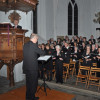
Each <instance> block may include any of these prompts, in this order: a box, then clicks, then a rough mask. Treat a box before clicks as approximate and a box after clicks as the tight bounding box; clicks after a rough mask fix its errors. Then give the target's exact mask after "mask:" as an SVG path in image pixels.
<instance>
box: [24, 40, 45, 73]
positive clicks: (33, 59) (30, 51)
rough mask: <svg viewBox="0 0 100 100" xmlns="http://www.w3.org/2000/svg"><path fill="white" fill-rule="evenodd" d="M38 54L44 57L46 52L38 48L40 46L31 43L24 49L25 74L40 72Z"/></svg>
mask: <svg viewBox="0 0 100 100" xmlns="http://www.w3.org/2000/svg"><path fill="white" fill-rule="evenodd" d="M38 54H40V55H44V54H45V51H43V50H41V49H40V48H38V45H37V44H35V43H33V42H31V41H29V42H27V43H26V44H25V45H24V47H23V73H24V74H27V73H33V72H34V71H37V70H38V61H37V58H38Z"/></svg>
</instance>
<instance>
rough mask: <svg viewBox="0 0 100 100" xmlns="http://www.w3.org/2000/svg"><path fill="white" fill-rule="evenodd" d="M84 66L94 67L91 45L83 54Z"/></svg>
mask: <svg viewBox="0 0 100 100" xmlns="http://www.w3.org/2000/svg"><path fill="white" fill-rule="evenodd" d="M83 66H90V67H92V57H91V52H90V45H87V46H86V51H85V52H84V53H83Z"/></svg>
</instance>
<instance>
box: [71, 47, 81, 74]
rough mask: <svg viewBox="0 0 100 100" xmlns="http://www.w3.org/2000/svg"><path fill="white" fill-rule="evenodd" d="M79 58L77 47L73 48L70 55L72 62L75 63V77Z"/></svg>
mask: <svg viewBox="0 0 100 100" xmlns="http://www.w3.org/2000/svg"><path fill="white" fill-rule="evenodd" d="M79 56H80V53H79V51H78V47H74V52H73V53H71V57H72V60H73V61H75V62H76V64H75V68H76V75H77V74H78V69H79V58H80V57H79Z"/></svg>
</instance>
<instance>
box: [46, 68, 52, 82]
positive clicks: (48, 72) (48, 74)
mask: <svg viewBox="0 0 100 100" xmlns="http://www.w3.org/2000/svg"><path fill="white" fill-rule="evenodd" d="M47 80H52V70H47Z"/></svg>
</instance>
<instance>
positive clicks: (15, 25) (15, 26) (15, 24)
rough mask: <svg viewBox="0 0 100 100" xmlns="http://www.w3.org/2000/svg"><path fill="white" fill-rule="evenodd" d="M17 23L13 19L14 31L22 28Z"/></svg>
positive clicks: (17, 21)
mask: <svg viewBox="0 0 100 100" xmlns="http://www.w3.org/2000/svg"><path fill="white" fill-rule="evenodd" d="M18 23H19V20H17V19H15V20H14V26H13V28H14V29H17V28H18V29H22V26H20V25H18Z"/></svg>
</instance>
